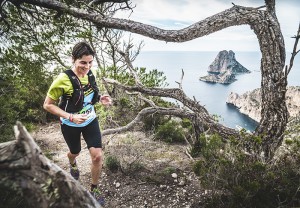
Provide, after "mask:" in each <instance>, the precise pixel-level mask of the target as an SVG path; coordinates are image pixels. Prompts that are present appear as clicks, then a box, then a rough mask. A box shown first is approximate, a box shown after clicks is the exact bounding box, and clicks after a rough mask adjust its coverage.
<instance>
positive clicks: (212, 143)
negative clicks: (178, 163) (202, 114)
mask: <svg viewBox="0 0 300 208" xmlns="http://www.w3.org/2000/svg"><path fill="white" fill-rule="evenodd" d="M201 138H202V140H203V136H202V137H201ZM247 139H249V138H247ZM252 139H253V140H254V141H259V140H258V139H257V137H255V138H252ZM245 140H246V139H245ZM208 141H209V142H208ZM219 142H220V140H218V139H216V138H210V137H208V138H206V142H204V143H203V146H202V147H201V152H200V154H199V155H200V159H199V160H197V161H196V162H195V163H194V165H193V171H194V172H195V173H196V174H197V175H198V176H199V177H201V183H202V185H203V186H204V187H205V188H207V189H212V190H217V191H216V192H215V193H214V194H213V195H212V197H211V198H210V199H208V200H204V202H203V204H202V206H204V204H205V207H296V206H299V205H300V193H299V191H298V189H299V184H300V174H299V171H298V169H299V166H300V153H299V152H295V151H290V152H289V153H288V154H285V155H282V156H281V157H280V158H277V160H276V162H275V161H274V162H272V163H265V162H263V160H261V159H259V157H258V156H257V155H251V154H249V153H245V151H243V149H242V148H241V146H242V145H241V143H242V142H243V141H237V140H234V139H232V140H231V141H229V142H228V143H227V144H221V143H219ZM296 143H297V142H295V144H296ZM220 147H221V148H222V149H220ZM220 150H221V151H220Z"/></svg>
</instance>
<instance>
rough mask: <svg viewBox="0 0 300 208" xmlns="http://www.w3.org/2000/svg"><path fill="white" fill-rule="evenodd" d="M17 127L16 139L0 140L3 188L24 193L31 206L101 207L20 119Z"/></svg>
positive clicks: (1, 182) (42, 207)
mask: <svg viewBox="0 0 300 208" xmlns="http://www.w3.org/2000/svg"><path fill="white" fill-rule="evenodd" d="M14 130H15V136H16V140H14V141H11V142H6V143H1V144H0V152H1V154H0V178H1V179H0V186H1V188H3V189H6V190H10V189H11V188H13V189H14V190H15V191H16V193H21V195H22V196H23V199H24V200H25V201H26V204H28V205H30V207H39V208H46V207H57V208H61V207H100V205H99V204H98V202H97V201H96V200H95V199H94V198H93V197H92V195H91V194H90V193H89V192H88V191H87V190H86V189H85V188H84V187H83V186H81V185H80V184H79V182H78V181H76V180H74V179H73V178H72V177H71V176H70V175H69V174H68V173H66V172H65V171H64V170H62V169H61V168H59V167H58V166H57V165H55V164H53V163H51V161H50V160H49V159H47V158H46V157H45V156H44V155H43V154H42V152H41V150H40V148H39V147H38V146H37V144H36V143H35V142H34V140H33V138H32V137H31V136H30V134H29V133H28V132H27V130H26V129H25V127H24V126H23V125H22V124H21V123H20V122H17V125H16V126H15V129H14ZM1 203H2V202H1ZM2 206H3V204H2ZM4 206H5V204H4Z"/></svg>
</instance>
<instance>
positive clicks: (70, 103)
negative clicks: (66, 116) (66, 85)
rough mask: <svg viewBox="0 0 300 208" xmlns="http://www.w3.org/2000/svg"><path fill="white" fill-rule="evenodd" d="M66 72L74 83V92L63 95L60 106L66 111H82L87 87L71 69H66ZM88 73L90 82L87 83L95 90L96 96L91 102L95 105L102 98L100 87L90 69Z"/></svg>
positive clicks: (88, 86)
mask: <svg viewBox="0 0 300 208" xmlns="http://www.w3.org/2000/svg"><path fill="white" fill-rule="evenodd" d="M64 73H66V74H67V75H68V77H69V79H70V81H71V83H72V86H73V93H72V95H66V94H64V95H63V96H62V97H61V99H60V102H59V105H58V106H59V107H60V108H61V109H63V110H64V111H66V112H69V113H75V112H78V111H80V110H81V109H82V108H83V101H84V91H85V89H84V87H83V86H82V85H81V82H80V80H79V78H78V77H77V76H76V74H75V73H74V72H73V71H72V70H71V69H69V70H66V71H64ZM87 75H88V84H87V85H86V87H87V88H92V89H93V91H94V96H93V99H92V102H91V104H92V105H94V104H95V103H97V102H98V101H99V100H100V95H99V88H98V86H97V83H96V79H95V76H94V75H93V73H92V71H91V70H89V72H88V74H87Z"/></svg>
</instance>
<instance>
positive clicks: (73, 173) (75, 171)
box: [70, 161, 80, 180]
mask: <svg viewBox="0 0 300 208" xmlns="http://www.w3.org/2000/svg"><path fill="white" fill-rule="evenodd" d="M70 174H71V176H72V177H73V178H74V179H75V180H78V179H79V175H80V173H79V170H78V167H77V164H76V161H75V163H74V164H73V165H72V164H70Z"/></svg>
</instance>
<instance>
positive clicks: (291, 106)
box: [226, 86, 300, 122]
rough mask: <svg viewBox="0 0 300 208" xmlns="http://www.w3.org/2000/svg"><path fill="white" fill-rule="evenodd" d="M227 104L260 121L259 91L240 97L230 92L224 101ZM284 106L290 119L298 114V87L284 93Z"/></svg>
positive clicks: (299, 97)
mask: <svg viewBox="0 0 300 208" xmlns="http://www.w3.org/2000/svg"><path fill="white" fill-rule="evenodd" d="M226 103H227V104H232V105H234V106H235V107H237V108H238V109H239V111H240V112H241V113H243V114H245V115H247V116H249V117H250V118H252V119H253V120H255V121H257V122H259V121H260V119H261V115H260V112H261V93H260V89H259V88H258V89H255V90H253V91H250V92H246V93H244V94H242V95H238V94H237V93H234V92H231V93H230V94H229V96H228V98H227V100H226ZM286 105H287V108H288V112H289V114H290V116H291V117H295V116H297V115H299V113H300V87H299V86H289V87H287V92H286Z"/></svg>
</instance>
